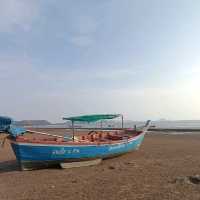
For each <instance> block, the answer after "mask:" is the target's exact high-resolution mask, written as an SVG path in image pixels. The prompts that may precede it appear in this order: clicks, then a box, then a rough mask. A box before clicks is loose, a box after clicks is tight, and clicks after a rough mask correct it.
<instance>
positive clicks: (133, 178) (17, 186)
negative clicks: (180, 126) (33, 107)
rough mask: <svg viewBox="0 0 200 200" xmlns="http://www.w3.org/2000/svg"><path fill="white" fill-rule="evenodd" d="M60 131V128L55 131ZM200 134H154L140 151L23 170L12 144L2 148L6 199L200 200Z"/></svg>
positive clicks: (1, 185) (0, 195) (0, 185)
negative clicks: (193, 178) (86, 163)
mask: <svg viewBox="0 0 200 200" xmlns="http://www.w3.org/2000/svg"><path fill="white" fill-rule="evenodd" d="M52 132H56V130H54V131H52ZM195 174H200V134H189V135H167V134H161V133H151V134H148V135H146V136H145V140H144V142H143V144H142V146H141V148H140V149H139V150H138V151H135V152H131V153H129V154H125V155H123V156H120V157H116V158H113V159H108V160H104V161H103V162H102V163H101V164H100V165H97V166H90V167H83V168H73V169H43V170H35V171H20V170H19V167H18V165H17V162H16V161H15V156H14V154H13V152H12V150H11V148H10V145H9V143H8V142H6V145H5V147H4V148H3V149H0V200H47V199H48V200H54V199H55V200H61V199H62V200H63V199H67V200H72V199H73V200H75V199H76V200H78V199H85V200H86V199H89V200H102V199H106V200H111V199H112V200H118V199H120V200H125V199H126V200H127V199H130V200H134V199H141V200H144V199H145V200H157V199H159V200H163V199H177V200H179V199H187V200H188V199H192V200H195V199H200V185H198V184H192V183H181V182H176V181H175V179H176V178H177V177H183V176H190V175H195Z"/></svg>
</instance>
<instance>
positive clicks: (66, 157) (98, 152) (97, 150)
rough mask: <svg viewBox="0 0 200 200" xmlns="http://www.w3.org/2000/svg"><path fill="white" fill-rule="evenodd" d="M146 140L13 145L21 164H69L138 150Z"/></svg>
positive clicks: (141, 137) (142, 137) (140, 136)
mask: <svg viewBox="0 0 200 200" xmlns="http://www.w3.org/2000/svg"><path fill="white" fill-rule="evenodd" d="M143 139H144V134H141V135H139V136H137V137H136V138H134V139H131V140H129V141H127V140H125V141H122V142H121V143H116V144H101V145H45V144H44V145H43V144H30V143H16V142H13V141H11V145H12V148H13V151H14V152H15V155H16V157H17V160H18V161H19V162H45V161H50V162H58V163H60V162H67V161H70V160H82V159H85V160H87V159H88V160H89V159H95V158H107V157H111V156H116V155H119V154H123V153H126V152H129V151H132V150H135V149H137V148H138V147H139V146H140V144H141V143H142V141H143Z"/></svg>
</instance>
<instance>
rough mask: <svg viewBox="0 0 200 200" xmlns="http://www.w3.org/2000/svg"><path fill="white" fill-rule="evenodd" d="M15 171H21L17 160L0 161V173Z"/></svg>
mask: <svg viewBox="0 0 200 200" xmlns="http://www.w3.org/2000/svg"><path fill="white" fill-rule="evenodd" d="M13 171H20V166H19V164H18V162H17V161H16V160H8V161H4V162H0V174H1V173H5V172H13Z"/></svg>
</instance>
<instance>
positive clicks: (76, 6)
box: [0, 0, 200, 122]
mask: <svg viewBox="0 0 200 200" xmlns="http://www.w3.org/2000/svg"><path fill="white" fill-rule="evenodd" d="M90 113H123V114H124V115H125V118H126V119H132V120H145V119H153V120H155V119H160V118H166V119H200V1H199V0H191V1H188V0H166V1H163V0H76V1H74V0H59V1H56V0H48V1H42V0H0V115H8V116H12V117H14V118H15V119H17V120H21V119H48V120H50V121H52V122H55V121H60V120H61V118H62V117H63V116H71V115H72V116H73V115H79V114H90Z"/></svg>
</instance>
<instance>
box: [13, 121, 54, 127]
mask: <svg viewBox="0 0 200 200" xmlns="http://www.w3.org/2000/svg"><path fill="white" fill-rule="evenodd" d="M15 125H17V126H46V125H51V123H50V122H48V121H47V120H22V121H15Z"/></svg>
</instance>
